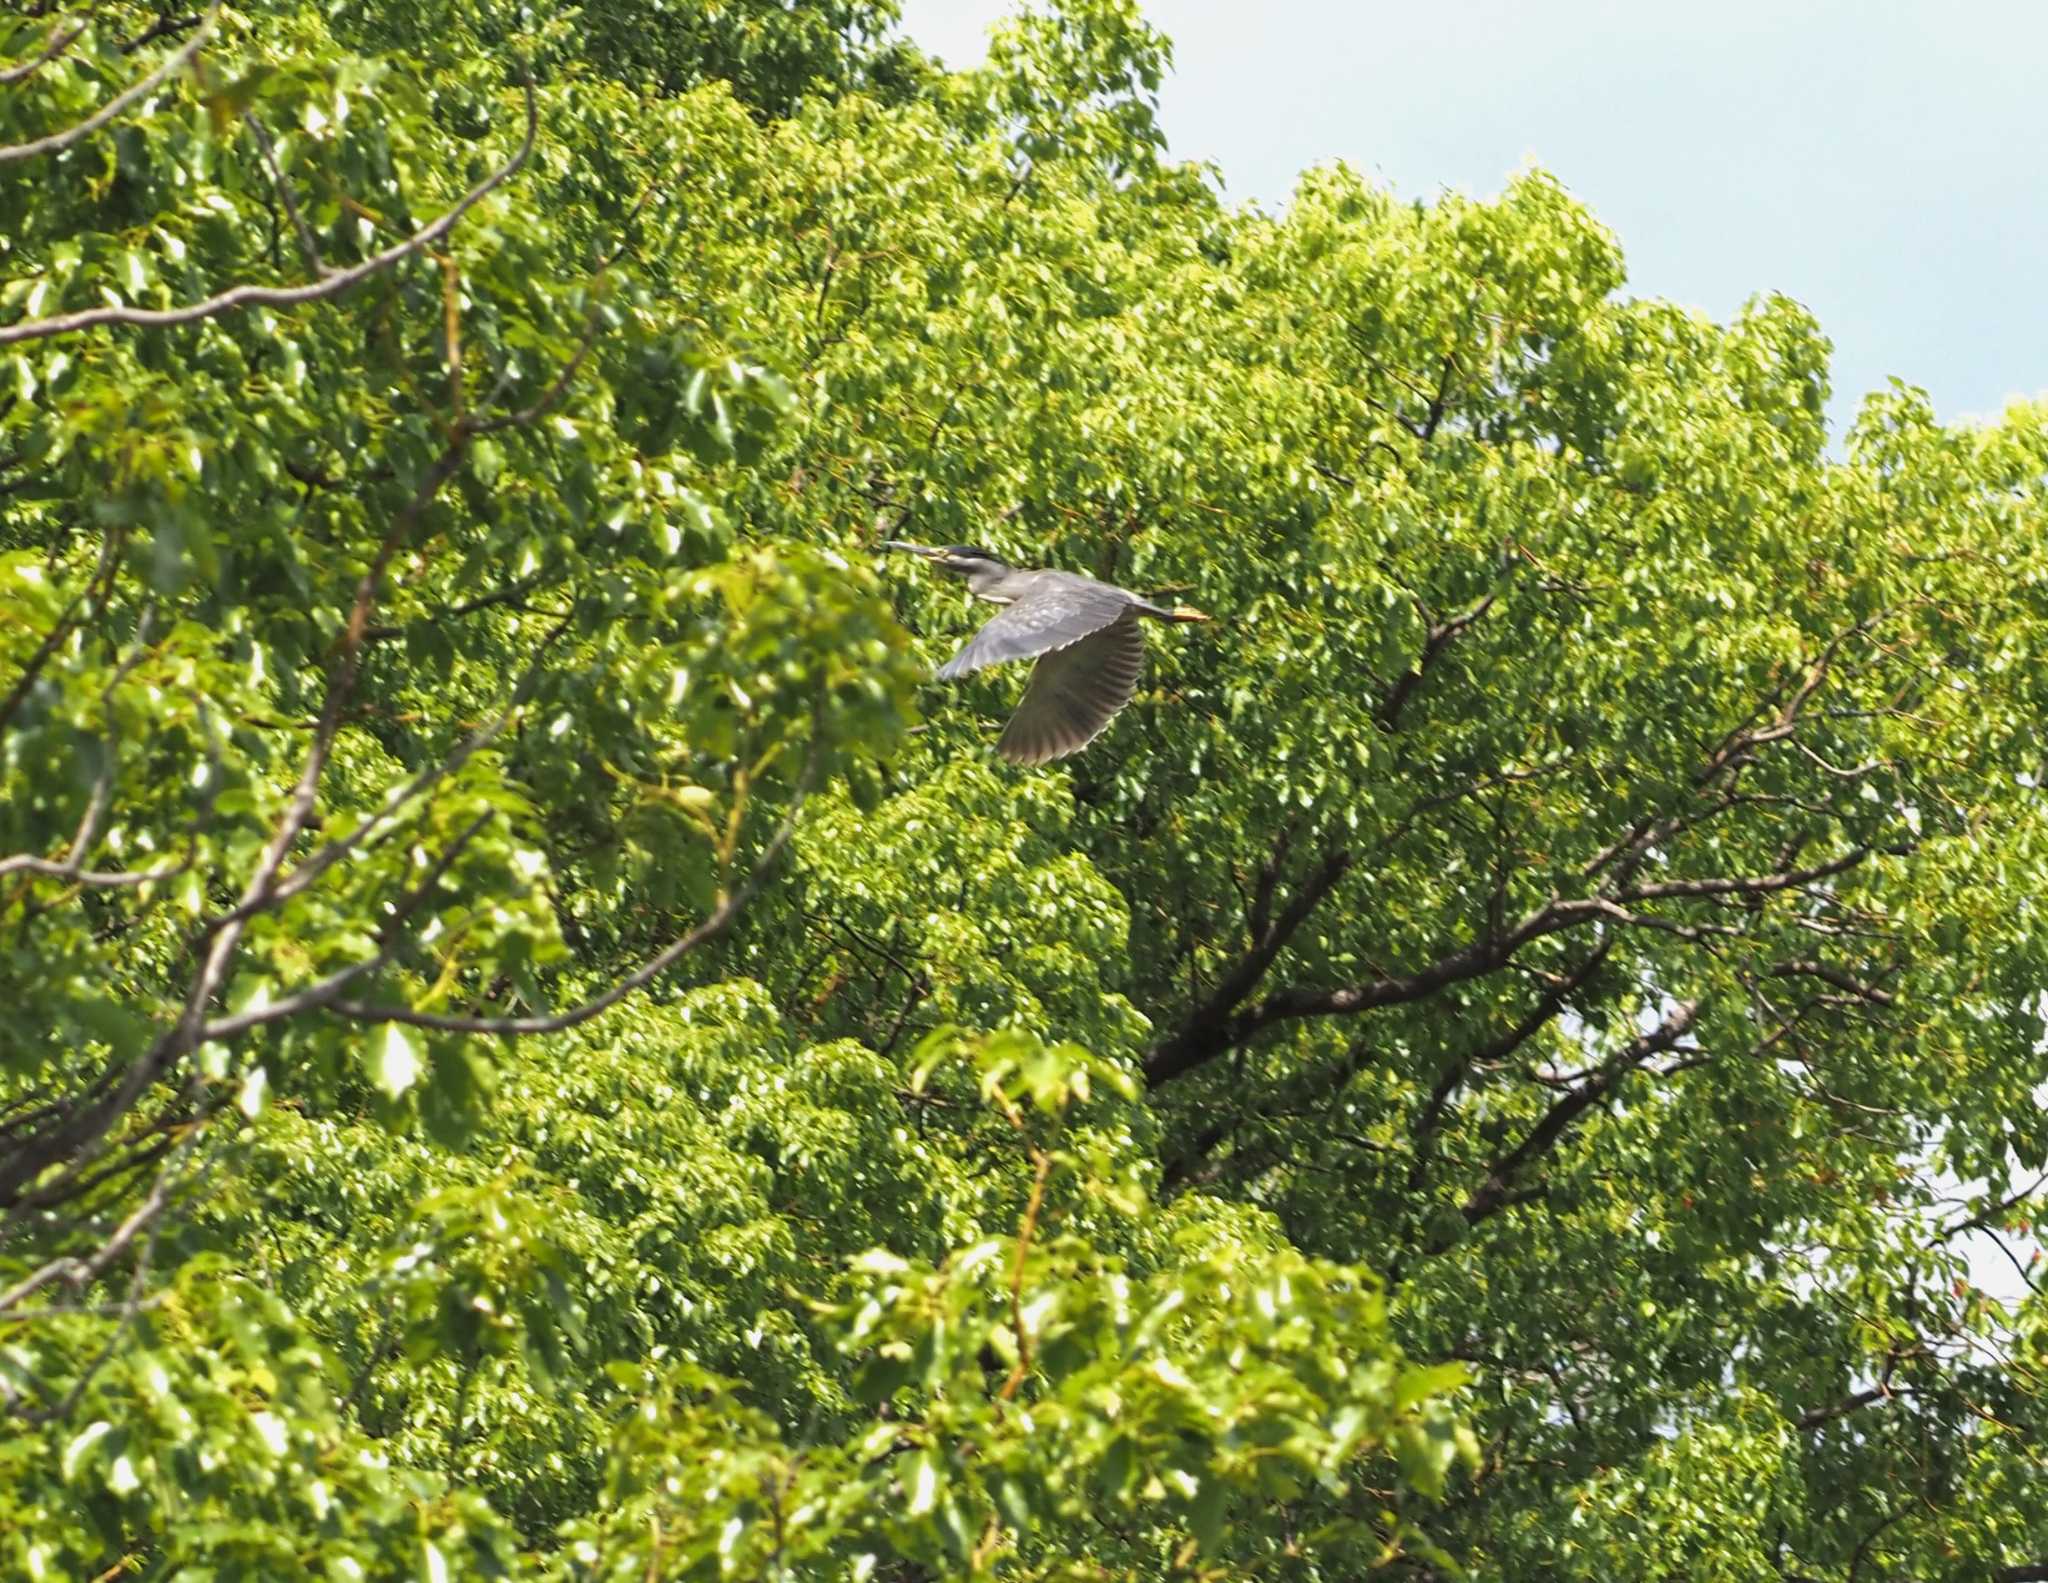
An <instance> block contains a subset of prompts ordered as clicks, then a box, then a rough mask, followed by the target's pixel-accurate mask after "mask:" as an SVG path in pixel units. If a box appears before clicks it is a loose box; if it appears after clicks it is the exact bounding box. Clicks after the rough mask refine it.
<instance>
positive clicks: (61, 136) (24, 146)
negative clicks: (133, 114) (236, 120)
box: [0, 0, 224, 339]
mask: <svg viewBox="0 0 2048 1583" xmlns="http://www.w3.org/2000/svg"><path fill="white" fill-rule="evenodd" d="M223 3H224V0H214V4H213V6H212V7H211V8H210V9H209V10H208V11H207V13H206V15H205V17H204V18H203V19H202V20H201V21H200V23H199V31H198V32H196V33H194V34H193V35H192V37H191V38H189V39H188V40H186V42H185V44H184V46H183V47H182V48H180V49H176V50H173V51H172V52H171V53H170V54H168V55H166V56H165V57H164V58H163V60H162V61H160V62H159V63H158V65H157V68H156V70H155V71H153V72H151V73H150V74H149V75H148V76H147V77H145V78H143V79H142V80H141V81H140V82H138V83H136V84H134V85H133V86H132V87H129V88H124V89H123V90H122V91H121V92H120V93H117V94H115V95H114V97H113V98H111V99H109V100H108V101H107V102H106V103H105V104H103V105H101V106H100V107H99V109H97V110H95V111H94V112H93V113H92V114H91V115H89V116H87V117H86V118H85V119H84V120H83V121H80V122H79V123H78V124H77V125H75V126H68V127H66V128H65V129H64V130H63V131H61V132H52V133H51V134H50V135H49V136H48V137H40V138H37V139H36V140H35V141H34V142H33V143H13V144H8V145H6V146H4V147H0V166H4V165H17V164H20V163H21V162H22V161H23V160H26V159H36V158H38V157H40V156H42V155H44V154H55V153H59V152H61V151H62V150H64V149H67V148H69V147H70V146H71V145H72V144H73V143H76V142H78V141H80V140H81V139H83V138H88V137H91V136H92V134H93V133H95V132H97V131H98V130H99V129H100V128H101V127H103V126H105V125H106V124H107V123H108V122H109V121H111V120H113V119H114V118H115V117H116V116H118V115H120V113H121V112H122V111H123V110H126V109H127V108H128V107H129V106H130V105H131V104H133V103H135V101H136V100H138V99H140V98H142V97H143V96H144V95H145V94H148V93H151V92H153V91H154V90H155V89H156V88H157V87H159V86H160V85H161V84H162V83H163V82H164V81H165V80H166V79H167V78H169V77H170V76H171V75H172V73H174V72H177V71H181V70H183V69H184V68H185V67H186V66H188V65H190V64H191V62H192V57H193V56H195V55H197V54H198V53H199V47H200V45H202V44H204V43H205V42H206V40H207V37H208V35H209V34H211V33H212V32H213V28H214V24H215V23H216V22H218V21H219V20H220V12H221V6H222V4H223ZM24 339H25V337H24Z"/></svg>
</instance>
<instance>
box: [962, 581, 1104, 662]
mask: <svg viewBox="0 0 2048 1583" xmlns="http://www.w3.org/2000/svg"><path fill="white" fill-rule="evenodd" d="M1130 608H1131V600H1130V596H1129V595H1128V594H1126V593H1124V592H1123V591H1122V590H1121V589H1117V588H1112V587H1110V586H1109V585H1108V584H1107V583H1098V582H1095V581H1094V580H1093V579H1091V578H1085V577H1073V578H1062V579H1061V580H1060V581H1059V582H1057V583H1053V584H1051V585H1050V586H1048V587H1046V588H1044V589H1041V590H1039V591H1037V592H1035V593H1032V594H1030V595H1027V596H1026V597H1025V598H1023V599H1020V600H1018V601H1017V602H1016V603H1015V604H1013V605H1006V606H1004V607H1003V609H1002V610H1000V611H998V612H997V613H996V614H995V615H994V616H992V617H991V618H990V619H989V621H988V623H987V624H986V625H985V626H983V627H982V629H981V630H980V631H979V632H977V633H975V634H974V636H973V638H971V639H970V640H969V641H968V644H967V646H966V647H965V648H964V649H962V650H961V651H960V652H959V653H958V654H956V655H954V656H953V657H952V658H951V659H950V660H948V661H946V663H945V664H944V665H941V666H940V667H939V679H940V680H941V681H951V680H952V679H953V678H954V677H956V676H965V675H966V674H967V673H968V672H969V671H978V670H980V669H981V668H982V667H983V666H987V665H1001V664H1003V663H1004V662H1005V661H1008V660H1028V659H1033V658H1036V657H1037V656H1038V655H1041V654H1049V653H1052V652H1054V651H1055V650H1058V649H1063V648H1066V647H1067V646H1068V645H1069V644H1073V643H1078V642H1080V641H1081V640H1082V639H1083V638H1085V637H1087V636H1089V635H1090V634H1091V633H1095V632H1100V631H1101V630H1102V629H1103V628H1104V627H1106V626H1108V625H1110V624H1111V623H1112V622H1114V621H1115V620H1116V619H1117V618H1118V617H1119V616H1121V615H1123V614H1124V612H1125V611H1127V610H1129V609H1130Z"/></svg>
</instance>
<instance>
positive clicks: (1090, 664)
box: [963, 606, 1145, 764]
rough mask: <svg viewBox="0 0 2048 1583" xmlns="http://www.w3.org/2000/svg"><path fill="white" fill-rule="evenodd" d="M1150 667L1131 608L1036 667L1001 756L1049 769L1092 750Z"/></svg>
mask: <svg viewBox="0 0 2048 1583" xmlns="http://www.w3.org/2000/svg"><path fill="white" fill-rule="evenodd" d="M1012 608H1015V607H1014V606H1013V607H1012ZM994 625H995V622H993V621H991V622H990V623H989V626H991V627H992V626H994ZM983 635H984V636H985V635H986V629H984V633H983ZM976 641H977V642H979V641H980V640H979V639H976ZM963 658H964V656H963ZM1144 665H1145V632H1144V629H1143V628H1142V627H1141V626H1139V624H1138V617H1137V615H1136V613H1135V612H1133V611H1130V610H1128V609H1126V610H1125V611H1124V612H1123V613H1122V619H1120V620H1112V621H1111V622H1110V624H1109V625H1108V626H1106V627H1102V628H1101V629H1099V630H1098V631H1095V632H1093V633H1090V634H1089V635H1088V636H1087V637H1084V638H1082V639H1081V640H1080V641H1079V642H1076V643H1069V644H1067V645H1066V646H1065V647H1063V648H1056V649H1053V650H1052V651H1051V652H1050V653H1048V654H1046V655H1045V656H1044V657H1043V658H1042V659H1040V660H1039V662H1038V663H1037V664H1036V665H1034V666H1032V668H1031V685H1030V686H1028V687H1026V688H1025V689H1024V697H1023V699H1022V700H1021V701H1020V702H1019V703H1018V705H1017V712H1016V713H1015V714H1014V715H1012V716H1010V723H1009V724H1008V725H1007V726H1005V727H1003V734H1002V737H1001V739H1000V740H999V741H998V742H997V743H996V751H997V752H998V753H1000V754H1002V756H1003V757H1004V758H1006V759H1008V760H1009V761H1010V762H1011V763H1012V764H1043V763H1045V762H1046V761H1047V760H1049V759H1059V758H1065V757H1066V756H1067V755H1068V754H1069V753H1073V752H1077V751H1078V750H1080V749H1081V748H1084V747H1086V746H1087V745H1088V744H1089V743H1090V742H1092V741H1094V740H1095V738H1096V736H1097V735H1099V734H1100V733H1101V731H1102V728H1103V727H1104V726H1106V725H1108V724H1109V722H1110V721H1111V720H1112V719H1113V718H1115V715H1116V712H1117V711H1118V710H1119V709H1121V708H1123V706H1124V705H1125V704H1127V703H1129V702H1130V701H1131V694H1132V693H1133V692H1135V691H1136V690H1137V686H1138V673H1139V671H1141V670H1142V669H1143V668H1144Z"/></svg>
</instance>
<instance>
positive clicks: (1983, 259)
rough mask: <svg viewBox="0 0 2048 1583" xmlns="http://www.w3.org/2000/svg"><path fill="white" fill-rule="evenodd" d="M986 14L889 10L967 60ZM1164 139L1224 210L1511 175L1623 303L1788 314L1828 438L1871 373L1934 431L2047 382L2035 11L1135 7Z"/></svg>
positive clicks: (1269, 4) (1730, 2) (1892, 5)
mask: <svg viewBox="0 0 2048 1583" xmlns="http://www.w3.org/2000/svg"><path fill="white" fill-rule="evenodd" d="M1011 9H1012V7H1011V6H1010V5H1009V4H1008V3H1006V0H903V11H904V21H905V25H906V28H907V30H908V32H909V33H910V34H911V36H912V37H914V38H916V39H917V40H918V41H919V42H920V43H921V44H923V45H924V46H925V47H926V48H928V49H930V50H932V51H934V52H935V53H937V54H938V55H940V56H941V57H943V58H945V59H946V60H948V61H949V62H951V63H953V64H956V65H966V64H969V63H971V62H973V61H975V60H978V59H980V57H981V55H982V51H983V40H984V37H985V34H986V30H987V28H988V25H989V23H990V22H991V21H992V20H994V19H995V18H997V17H1000V16H1002V15H1004V14H1006V13H1007V12H1008V11H1010V10H1011ZM1145 11H1146V14H1147V15H1148V16H1149V17H1150V18H1151V20H1152V21H1153V23H1154V24H1155V25H1156V26H1158V27H1160V28H1161V29H1162V30H1163V31H1165V32H1166V34H1167V35H1168V36H1169V37H1171V38H1172V39H1173V41H1174V60H1175V69H1174V75H1173V78H1172V79H1171V80H1170V81H1169V82H1168V83H1167V85H1166V89H1165V92H1164V94H1163V95H1162V111H1161V120H1162V121H1163V123H1164V125H1165V128H1166V132H1167V135H1168V137H1169V138H1170V140H1171V144H1172V152H1173V153H1174V154H1175V155H1176V156H1178V157H1181V158H1186V159H1199V160H1205V161H1211V162H1213V163H1215V164H1216V165H1217V166H1219V167H1220V168H1221V171H1222V173H1223V177H1224V180H1225V183H1226V189H1225V190H1226V193H1227V194H1228V195H1229V196H1230V197H1232V198H1255V199H1257V200H1259V201H1260V202H1261V203H1263V204H1265V205H1267V206H1269V207H1277V206H1279V205H1280V204H1283V203H1284V202H1285V200H1286V198H1287V195H1288V193H1289V191H1290V190H1291V188H1292V186H1293V182H1294V177H1295V175H1296V173H1297V172H1299V171H1300V170H1302V169H1303V168H1304V167H1306V166H1309V165H1312V164H1316V163H1318V162H1320V161H1322V160H1326V159H1333V158H1342V159H1345V160H1347V161H1349V162H1350V163H1352V164H1353V165H1356V166H1358V167H1359V168H1360V169H1362V170H1366V171H1368V172H1371V173H1373V174H1374V175H1376V176H1377V177H1379V178H1380V179H1381V180H1383V181H1385V182H1387V183H1389V184H1390V185H1391V186H1392V187H1393V188H1394V189H1395V190H1396V191H1398V192H1400V193H1402V194H1403V195H1405V196H1410V197H1428V196H1431V195H1433V194H1435V193H1436V192H1437V191H1439V190H1440V189H1442V188H1445V187H1455V188H1461V189H1463V190H1465V191H1468V192H1473V193H1479V194H1488V193H1492V192H1495V191H1497V190H1498V189H1499V187H1500V185H1501V183H1502V181H1503V180H1504V179H1505V178H1506V177H1507V176H1509V175H1510V174H1512V173H1513V172H1514V171H1515V170H1516V169H1518V168H1519V167H1521V166H1522V165H1524V164H1525V163H1527V162H1529V161H1530V160H1534V161H1536V162H1538V163H1540V164H1542V165H1543V166H1545V167H1546V168H1548V169H1549V170H1551V171H1552V172H1554V173H1555V174H1556V175H1557V176H1558V177H1559V179H1561V180H1562V181H1563V182H1564V183H1565V185H1566V186H1568V187H1569V188H1570V189H1571V190H1572V191H1573V192H1574V193H1576V194H1577V195H1578V196H1579V197H1580V199H1582V200H1583V201H1584V202H1585V203H1586V204H1587V205H1588V207H1590V208H1591V209H1592V211H1593V212H1594V213H1595V214H1596V215H1598V216H1599V217H1600V218H1601V219H1602V220H1603V221H1605V222H1606V223H1607V224H1608V225H1609V226H1611V227H1613V228H1614V230H1615V231H1616V232H1617V233H1618V234H1619V236H1620V238H1621V242H1622V246H1623V248H1624V249H1625V251H1626V253H1627V257H1628V261H1629V276H1630V286H1629V289H1630V290H1631V291H1632V292H1635V293H1637V294H1640V295H1646V296H1661V297H1670V298H1673V299H1675V300H1678V301H1680V302H1684V303H1687V304H1690V305H1693V306H1697V307H1701V308H1704V309H1706V310H1707V311H1708V312H1709V313H1712V314H1713V315H1715V316H1716V317H1717V318H1721V317H1726V316H1727V315H1728V314H1729V313H1731V312H1732V311H1733V310H1734V309H1735V308H1736V307H1737V306H1738V305H1739V304H1740V303H1741V302H1742V301H1743V299H1744V298H1745V297H1747V296H1749V295H1750V294H1751V293H1752V292H1757V291H1765V290H1776V291H1782V292H1785V293H1786V294H1787V295H1789V296H1792V297H1796V298H1798V299H1799V300H1800V301H1802V302H1804V303H1806V304H1807V305H1808V306H1809V307H1810V308H1811V309H1812V310H1813V311H1814V313H1815V314H1816V315H1817V316H1818V317H1819V319H1820V323H1821V327H1822V328H1823V329H1824V330H1825V331H1826V332H1827V334H1828V335H1829V336H1830V337H1831V338H1832V339H1833V341H1834V344H1835V358H1834V390H1835V399H1834V402H1833V403H1832V407H1831V411H1832V414H1833V416H1834V418H1835V422H1836V428H1837V432H1838V433H1839V428H1840V424H1841V422H1842V421H1843V420H1844V419H1845V418H1846V416H1847V415H1848V414H1849V413H1850V412H1851V411H1853V409H1854V404H1855V401H1856V399H1857V398H1858V397H1859V396H1860V394H1861V393H1862V392H1863V391H1866V390H1869V389H1871V388H1873V387H1876V386H1878V385H1881V384H1882V383H1883V381H1884V379H1885V377H1886V376H1887V375H1892V374H1896V375H1899V376H1900V377H1902V378H1904V379H1907V380H1909V381H1911V382H1912V383H1914V384H1918V385H1922V386H1925V387H1926V388H1927V390H1928V391H1929V392H1930V393H1931V394H1932V396H1933V398H1934V403H1935V407H1936V410H1937V411H1939V412H1940V413H1941V415H1942V416H1943V417H1945V418H1952V419H1953V418H1962V417H1968V416H1983V415H1995V414H1996V413H1997V412H1998V411H1999V410H2000V409H2001V408H2002V407H2003V406H2004V405H2005V402H2006V401H2007V399H2008V398H2010V397H2012V396H2015V395H2033V394H2039V393H2043V392H2048V4H2044V3H2042V0H1948V3H1946V4H1940V3H1933V0H1853V3H1852V0H1720V3H1717V4H1712V5H1697V4H1676V3H1671V0H1521V3H1513V0H1433V3H1427V0H1425V3H1409V4H1404V5H1388V4H1367V3H1359V0H1263V3H1251V4H1247V3H1245V0H1146V3H1145Z"/></svg>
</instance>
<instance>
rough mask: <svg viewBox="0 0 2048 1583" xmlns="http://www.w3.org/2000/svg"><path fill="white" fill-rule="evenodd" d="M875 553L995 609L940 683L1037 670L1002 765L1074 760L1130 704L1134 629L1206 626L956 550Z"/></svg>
mask: <svg viewBox="0 0 2048 1583" xmlns="http://www.w3.org/2000/svg"><path fill="white" fill-rule="evenodd" d="M882 548H884V549H888V550H901V551H903V552H905V553H907V554H910V555H921V556H923V557H924V558H925V559H926V560H928V561H930V562H931V563H932V564H933V565H934V566H937V567H938V568H940V569H941V570H942V571H948V572H951V573H952V574H953V575H954V576H956V577H960V578H964V579H965V580H966V582H967V588H968V591H969V592H970V593H971V594H973V595H974V597H975V598H977V599H985V600H987V601H988V602H989V603H991V604H996V605H1001V606H1002V607H1003V608H1002V609H1001V610H999V611H997V612H996V614H995V615H993V616H991V617H990V618H989V620H988V622H987V624H986V625H984V626H983V627H982V629H981V630H980V631H979V632H977V633H975V634H974V636H973V638H972V639H970V640H969V642H968V644H967V647H965V648H964V649H962V650H961V651H960V652H959V653H958V654H956V655H954V656H953V657H952V658H951V659H950V660H948V661H946V663H945V664H944V665H941V666H940V667H939V673H938V674H939V679H940V680H941V681H951V680H953V679H954V678H955V677H959V676H965V675H967V674H968V673H969V672H970V671H978V670H980V669H981V668H982V667H983V666H986V665H1001V664H1003V663H1004V662H1005V661H1007V660H1036V661H1037V662H1038V663H1037V664H1035V665H1034V666H1032V667H1031V682H1030V685H1029V686H1027V687H1026V688H1025V689H1024V697H1023V699H1022V700H1021V701H1020V702H1019V703H1018V705H1017V712H1016V713H1015V714H1013V715H1012V716H1010V723H1009V724H1008V725H1006V726H1004V727H1003V734H1002V736H1001V737H1000V738H998V739H997V742H996V751H997V752H998V753H1000V754H1002V756H1003V757H1004V758H1006V759H1008V760H1009V761H1010V762H1011V763H1012V764H1044V763H1047V762H1049V761H1051V760H1053V759H1060V758H1065V757H1066V756H1067V755H1068V754H1069V753H1077V752H1079V751H1080V750H1081V749H1082V748H1084V747H1086V746H1087V745H1088V744H1089V743H1090V742H1092V741H1094V740H1095V738H1096V737H1097V736H1098V735H1100V733H1101V731H1102V728H1103V727H1104V726H1106V725H1108V724H1109V722H1110V721H1111V720H1112V719H1113V718H1114V717H1115V715H1116V713H1117V711H1118V710H1120V709H1122V708H1123V706H1124V705H1125V704H1127V703H1129V702H1130V701H1131V694H1132V693H1133V692H1134V691H1136V689H1137V686H1138V672H1139V671H1140V670H1141V669H1142V668H1143V667H1144V663H1145V634H1144V629H1143V628H1142V627H1140V626H1139V624H1138V623H1139V622H1140V621H1141V620H1146V619H1149V620H1153V621H1207V620H1208V619H1209V618H1208V617H1207V616H1205V615H1203V614H1202V612H1201V611H1199V610H1191V609H1189V608H1188V607H1186V606H1185V605H1180V606H1175V607H1174V608H1173V609H1168V608H1166V607H1165V606H1164V605H1155V604H1153V603H1152V602H1151V601H1150V600H1148V599H1140V598H1139V597H1138V596H1137V595H1136V594H1134V593H1131V592H1130V591H1129V590H1128V589H1123V588H1118V587H1116V586H1115V585H1114V584H1112V583H1104V582H1097V581H1096V580H1095V579H1094V578H1093V577H1083V576H1081V575H1080V574H1079V573H1078V572H1062V571H1054V570H1052V569H1050V568H1048V569H1045V570H1042V571H1023V570H1020V569H1018V568H1017V567H1014V566H1011V565H1009V564H1008V563H1007V562H1005V561H1004V560H1002V559H1001V558H1000V557H998V556H995V555H991V554H990V553H989V552H988V551H987V550H977V549H974V548H971V547H970V546H968V545H964V544H955V545H951V546H948V547H946V548H944V549H935V548H933V547H932V546H930V545H926V544H905V543H903V542H902V541H901V540H900V539H884V540H883V541H882Z"/></svg>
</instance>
